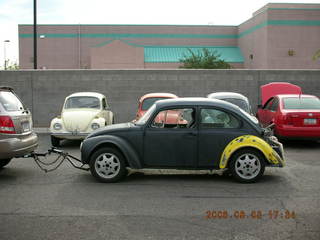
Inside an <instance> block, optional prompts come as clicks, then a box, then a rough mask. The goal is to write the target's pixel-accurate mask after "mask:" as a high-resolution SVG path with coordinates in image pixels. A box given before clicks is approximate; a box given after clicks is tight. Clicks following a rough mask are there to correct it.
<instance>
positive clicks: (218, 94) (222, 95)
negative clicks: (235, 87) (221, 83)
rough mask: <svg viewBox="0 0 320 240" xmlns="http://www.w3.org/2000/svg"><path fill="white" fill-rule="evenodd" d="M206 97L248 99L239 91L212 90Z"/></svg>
mask: <svg viewBox="0 0 320 240" xmlns="http://www.w3.org/2000/svg"><path fill="white" fill-rule="evenodd" d="M207 97H208V98H217V99H224V98H236V99H241V100H244V101H248V98H247V97H246V96H244V95H242V94H240V93H236V92H214V93H210V94H208V96H207Z"/></svg>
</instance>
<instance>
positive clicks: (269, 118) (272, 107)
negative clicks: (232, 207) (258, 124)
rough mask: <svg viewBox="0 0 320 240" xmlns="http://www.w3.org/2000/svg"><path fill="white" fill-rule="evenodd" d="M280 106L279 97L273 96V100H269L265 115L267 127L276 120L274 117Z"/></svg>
mask: <svg viewBox="0 0 320 240" xmlns="http://www.w3.org/2000/svg"><path fill="white" fill-rule="evenodd" d="M278 106H279V99H278V98H277V97H274V98H272V100H270V101H268V103H267V105H266V107H265V109H264V116H263V126H264V127H266V126H268V125H270V124H271V123H273V122H274V118H275V115H276V112H277V109H278Z"/></svg>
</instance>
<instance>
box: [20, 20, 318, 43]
mask: <svg viewBox="0 0 320 240" xmlns="http://www.w3.org/2000/svg"><path fill="white" fill-rule="evenodd" d="M266 26H320V20H268V21H265V22H262V23H260V24H258V25H256V26H253V27H251V28H249V29H247V30H245V31H243V32H241V33H239V34H238V35H235V34H139V33H134V34H130V33H128V34H127V33H122V34H121V33H119V34H115V33H91V34H80V35H79V34H77V33H41V34H38V37H40V36H41V35H44V36H45V37H46V38H78V37H79V36H80V38H112V39H122V38H191V39H192V38H193V39H197V38H203V39H236V38H242V37H244V36H246V35H248V34H251V33H253V32H255V31H256V30H258V29H260V28H263V27H266ZM19 37H20V38H32V37H33V34H31V33H22V34H19Z"/></svg>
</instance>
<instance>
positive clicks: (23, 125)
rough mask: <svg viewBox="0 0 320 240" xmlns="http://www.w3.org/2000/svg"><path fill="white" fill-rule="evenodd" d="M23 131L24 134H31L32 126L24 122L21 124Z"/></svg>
mask: <svg viewBox="0 0 320 240" xmlns="http://www.w3.org/2000/svg"><path fill="white" fill-rule="evenodd" d="M21 126H22V131H23V132H29V131H30V124H29V122H23V123H21Z"/></svg>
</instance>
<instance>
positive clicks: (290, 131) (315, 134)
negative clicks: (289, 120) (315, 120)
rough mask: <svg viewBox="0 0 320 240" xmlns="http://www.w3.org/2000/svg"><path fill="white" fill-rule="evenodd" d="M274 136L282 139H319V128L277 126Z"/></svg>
mask: <svg viewBox="0 0 320 240" xmlns="http://www.w3.org/2000/svg"><path fill="white" fill-rule="evenodd" d="M276 134H277V135H278V136H280V137H282V138H302V139H320V127H294V126H290V125H283V126H278V127H277V128H276Z"/></svg>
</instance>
